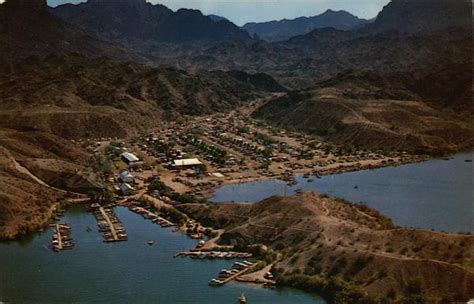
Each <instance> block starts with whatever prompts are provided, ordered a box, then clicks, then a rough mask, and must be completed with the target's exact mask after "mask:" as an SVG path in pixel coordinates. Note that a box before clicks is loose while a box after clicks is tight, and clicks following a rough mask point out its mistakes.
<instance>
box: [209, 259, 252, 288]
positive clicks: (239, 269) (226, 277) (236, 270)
mask: <svg viewBox="0 0 474 304" xmlns="http://www.w3.org/2000/svg"><path fill="white" fill-rule="evenodd" d="M256 265H258V263H257V262H254V263H252V262H249V261H243V262H235V263H234V265H232V268H231V269H222V270H221V271H220V272H219V277H218V278H217V279H212V280H210V281H209V285H211V286H222V285H224V284H226V283H229V282H230V281H232V280H234V279H236V278H237V277H239V276H240V275H243V274H244V273H246V272H247V271H249V270H251V269H253V268H254V267H255V266H256Z"/></svg>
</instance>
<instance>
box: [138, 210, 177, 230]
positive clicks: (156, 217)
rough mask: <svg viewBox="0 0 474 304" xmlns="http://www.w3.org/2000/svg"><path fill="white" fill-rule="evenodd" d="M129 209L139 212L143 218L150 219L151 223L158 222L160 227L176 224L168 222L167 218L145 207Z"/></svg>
mask: <svg viewBox="0 0 474 304" xmlns="http://www.w3.org/2000/svg"><path fill="white" fill-rule="evenodd" d="M129 209H130V210H131V211H133V212H135V213H137V214H140V215H141V216H143V217H144V218H146V219H149V220H151V221H152V222H153V223H155V224H159V225H160V226H161V227H172V226H176V225H175V224H174V223H172V222H170V221H169V220H167V219H165V218H162V217H161V216H159V215H157V214H156V213H153V212H152V211H150V210H148V209H145V208H143V207H130V208H129Z"/></svg>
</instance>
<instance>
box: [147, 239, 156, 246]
mask: <svg viewBox="0 0 474 304" xmlns="http://www.w3.org/2000/svg"><path fill="white" fill-rule="evenodd" d="M147 243H148V245H150V246H151V245H153V244H155V241H152V240H149V241H148V242H147Z"/></svg>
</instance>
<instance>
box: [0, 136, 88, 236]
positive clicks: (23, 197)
mask: <svg viewBox="0 0 474 304" xmlns="http://www.w3.org/2000/svg"><path fill="white" fill-rule="evenodd" d="M92 164H93V160H92V159H91V156H90V155H89V154H88V153H87V152H86V151H85V150H83V149H82V148H81V147H80V146H79V145H77V144H75V143H73V142H70V141H66V140H64V139H62V138H59V137H57V136H54V135H51V134H48V133H43V132H38V131H30V132H18V131H13V130H11V129H0V239H12V238H16V237H20V236H23V235H27V234H29V233H31V232H33V231H36V230H38V229H39V228H41V227H44V226H45V225H47V223H48V222H49V221H50V219H51V217H52V216H53V215H54V210H55V207H56V206H57V203H58V202H60V201H62V200H63V199H66V198H68V199H76V198H81V197H82V196H83V195H84V194H86V193H88V191H90V190H93V189H96V187H97V185H96V184H95V183H94V182H93V179H94V177H93V173H92V171H91V170H90V166H91V165H92Z"/></svg>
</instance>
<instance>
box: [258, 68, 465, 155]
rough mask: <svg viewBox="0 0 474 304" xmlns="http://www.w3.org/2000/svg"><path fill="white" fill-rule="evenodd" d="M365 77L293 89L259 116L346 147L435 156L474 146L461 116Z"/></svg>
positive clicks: (263, 108)
mask: <svg viewBox="0 0 474 304" xmlns="http://www.w3.org/2000/svg"><path fill="white" fill-rule="evenodd" d="M362 79H363V78H362V77H361V78H358V79H357V80H356V81H355V82H354V81H350V82H344V83H342V84H341V83H329V84H327V83H326V84H324V85H321V86H320V87H319V88H318V89H314V90H308V91H299V92H291V93H288V94H286V95H284V96H282V97H279V98H277V99H274V100H271V101H269V102H268V103H266V104H265V105H263V106H262V107H261V108H259V109H257V111H255V112H254V113H253V116H254V117H256V118H260V119H265V120H267V121H269V122H270V123H272V124H274V125H277V126H279V127H284V128H287V129H291V130H297V131H302V132H307V133H312V134H316V135H319V136H322V137H324V138H325V139H326V140H328V141H331V142H335V143H338V144H341V145H345V146H355V147H362V148H368V149H385V150H398V151H410V152H416V153H429V154H443V153H451V152H453V151H458V150H462V149H468V148H470V147H472V145H473V143H474V142H473V129H472V124H471V123H469V122H468V121H463V118H461V116H459V115H455V114H453V113H452V112H448V111H445V110H440V109H435V108H433V107H431V106H429V105H428V104H426V103H424V102H422V101H420V97H418V96H417V95H415V94H413V93H412V92H410V91H409V90H406V89H405V88H404V87H403V86H401V87H397V86H396V83H395V82H392V84H390V89H386V88H388V87H389V85H388V84H384V86H383V89H381V88H380V87H379V86H377V85H374V84H373V83H371V82H364V81H363V80H362Z"/></svg>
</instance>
